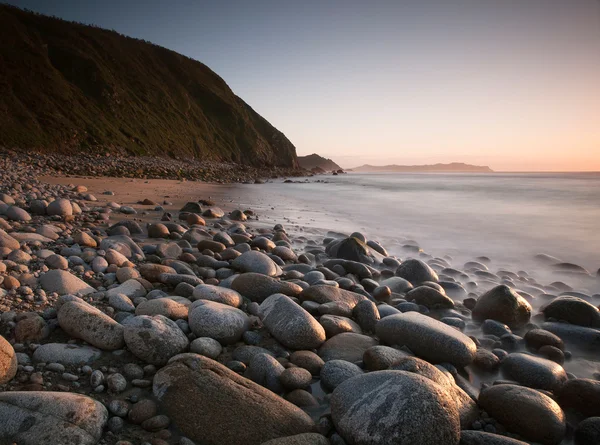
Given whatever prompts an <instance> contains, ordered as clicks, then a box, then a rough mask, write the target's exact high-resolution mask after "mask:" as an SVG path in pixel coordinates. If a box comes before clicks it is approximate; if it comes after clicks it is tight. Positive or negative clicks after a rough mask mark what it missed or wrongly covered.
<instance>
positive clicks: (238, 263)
mask: <svg viewBox="0 0 600 445" xmlns="http://www.w3.org/2000/svg"><path fill="white" fill-rule="evenodd" d="M231 265H232V266H233V267H235V268H236V269H238V270H241V271H242V272H255V273H260V274H263V275H267V276H270V277H275V276H279V275H281V274H282V273H283V272H282V270H281V269H280V267H279V266H278V265H277V264H275V263H274V262H273V260H272V259H271V258H269V257H268V256H267V255H265V254H264V253H262V252H257V251H255V250H251V251H249V252H245V253H243V254H242V255H240V256H239V257H237V258H236V259H235V260H233V261H232V262H231Z"/></svg>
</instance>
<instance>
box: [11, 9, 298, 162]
mask: <svg viewBox="0 0 600 445" xmlns="http://www.w3.org/2000/svg"><path fill="white" fill-rule="evenodd" d="M0 146H5V147H7V148H21V149H25V150H32V149H34V150H38V151H43V152H58V153H69V154H72V153H78V152H81V151H84V152H89V153H96V152H104V151H107V152H118V153H123V154H136V155H157V156H170V157H173V158H179V159H186V158H189V157H194V158H197V159H207V160H216V161H233V162H238V163H244V164H248V165H255V166H275V165H276V166H285V167H296V166H297V160H296V150H295V147H294V145H293V144H292V143H291V142H290V141H289V140H288V139H287V138H286V137H285V135H284V134H283V133H281V132H280V131H278V130H277V129H276V128H275V127H273V126H272V125H271V124H270V123H269V122H267V121H266V120H265V119H264V118H263V117H261V116H260V115H259V114H257V113H256V112H255V111H254V110H253V109H252V108H251V107H250V106H249V105H248V104H247V103H246V102H244V101H243V100H242V99H240V98H239V97H237V96H236V95H235V94H234V93H233V92H232V91H231V89H230V88H229V86H227V84H226V83H225V81H224V80H223V79H221V78H220V77H219V76H218V75H217V74H215V73H214V72H213V71H212V70H211V69H210V68H208V67H207V66H206V65H203V64H202V63H200V62H198V61H196V60H193V59H190V58H188V57H185V56H182V55H180V54H177V53H175V52H173V51H170V50H168V49H165V48H162V47H160V46H157V45H154V44H151V43H149V42H146V41H143V40H138V39H133V38H130V37H126V36H124V35H121V34H119V33H117V32H115V31H108V30H105V29H101V28H98V27H94V26H85V25H82V24H78V23H74V22H67V21H64V20H61V19H58V18H53V17H47V16H43V15H40V14H36V13H33V12H28V11H24V10H21V9H18V8H15V7H13V6H9V5H2V4H0Z"/></svg>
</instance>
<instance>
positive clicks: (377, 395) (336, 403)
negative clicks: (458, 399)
mask: <svg viewBox="0 0 600 445" xmlns="http://www.w3.org/2000/svg"><path fill="white" fill-rule="evenodd" d="M331 418H332V420H333V423H334V425H335V427H336V430H337V432H338V433H339V434H340V435H341V436H342V437H343V438H344V439H345V440H346V441H347V442H349V443H351V444H353V445H384V444H402V445H440V444H444V445H456V444H458V441H459V438H460V421H459V414H458V409H457V407H456V403H455V402H454V400H452V397H451V396H450V395H449V394H448V393H447V392H446V391H444V390H443V389H442V388H441V387H440V386H439V385H437V384H436V383H434V382H433V381H431V380H429V379H426V378H424V377H421V376H419V375H416V374H411V373H408V372H404V371H376V372H370V373H368V374H363V375H360V376H356V377H353V378H351V379H349V380H346V381H345V382H344V383H342V384H341V385H339V386H338V387H337V388H336V389H335V391H334V392H333V396H332V398H331Z"/></svg>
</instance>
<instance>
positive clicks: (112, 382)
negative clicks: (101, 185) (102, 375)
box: [106, 372, 127, 394]
mask: <svg viewBox="0 0 600 445" xmlns="http://www.w3.org/2000/svg"><path fill="white" fill-rule="evenodd" d="M106 385H107V386H108V390H109V391H111V392H114V393H117V394H118V393H120V392H123V391H125V389H127V380H125V377H123V375H122V374H119V373H118V372H117V373H115V374H111V375H109V376H108V377H107V378H106Z"/></svg>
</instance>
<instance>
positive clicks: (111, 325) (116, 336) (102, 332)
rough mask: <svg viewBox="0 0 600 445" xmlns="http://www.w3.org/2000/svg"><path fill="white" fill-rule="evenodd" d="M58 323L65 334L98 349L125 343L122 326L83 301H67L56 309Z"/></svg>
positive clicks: (108, 348) (119, 346)
mask: <svg viewBox="0 0 600 445" xmlns="http://www.w3.org/2000/svg"><path fill="white" fill-rule="evenodd" d="M58 324H59V325H60V327H61V328H62V330H63V331H65V332H66V333H67V334H69V335H71V336H73V337H75V338H79V339H81V340H85V341H86V342H88V343H89V344H91V345H92V346H96V347H97V348H100V349H105V350H114V349H120V348H122V347H123V345H124V344H125V341H124V339H123V326H121V325H120V324H119V323H117V322H116V321H115V320H113V319H112V318H110V317H109V316H108V315H106V314H105V313H103V312H102V311H100V310H98V309H97V308H95V307H93V306H91V305H89V304H87V303H85V302H83V301H67V302H66V303H64V304H63V305H62V306H61V307H60V309H59V311H58Z"/></svg>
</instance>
